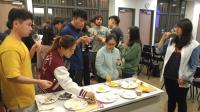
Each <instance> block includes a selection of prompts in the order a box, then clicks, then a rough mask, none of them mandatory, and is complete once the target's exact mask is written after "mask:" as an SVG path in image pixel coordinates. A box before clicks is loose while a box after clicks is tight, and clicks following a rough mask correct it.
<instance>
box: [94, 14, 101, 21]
mask: <svg viewBox="0 0 200 112" xmlns="http://www.w3.org/2000/svg"><path fill="white" fill-rule="evenodd" d="M99 18H101V19H102V21H103V16H101V15H96V16H95V17H94V18H93V20H94V22H95V20H97V19H99Z"/></svg>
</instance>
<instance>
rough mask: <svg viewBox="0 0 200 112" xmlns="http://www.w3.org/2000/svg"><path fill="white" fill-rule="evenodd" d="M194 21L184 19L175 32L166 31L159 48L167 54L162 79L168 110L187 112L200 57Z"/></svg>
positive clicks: (178, 23) (179, 22) (169, 111)
mask: <svg viewBox="0 0 200 112" xmlns="http://www.w3.org/2000/svg"><path fill="white" fill-rule="evenodd" d="M192 28H193V27H192V23H191V21H190V20H189V19H182V20H180V21H178V22H177V24H176V26H175V34H172V35H170V33H168V32H166V33H164V35H163V37H162V38H161V40H160V42H159V44H158V48H159V50H160V53H163V54H165V59H164V65H163V70H162V74H161V79H162V78H163V77H164V84H165V88H166V92H167V95H168V112H174V111H175V108H176V103H177V104H178V112H187V102H186V96H187V92H188V90H189V87H190V82H191V81H192V78H193V75H194V72H195V70H196V66H197V62H198V59H199V49H200V47H199V43H198V42H197V41H196V40H193V39H192Z"/></svg>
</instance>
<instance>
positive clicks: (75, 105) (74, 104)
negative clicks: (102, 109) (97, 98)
mask: <svg viewBox="0 0 200 112" xmlns="http://www.w3.org/2000/svg"><path fill="white" fill-rule="evenodd" d="M87 106H88V103H87V101H85V100H84V99H80V98H72V99H69V100H67V101H66V102H65V103H64V107H65V108H66V109H68V110H72V111H76V110H81V109H84V108H86V107H87Z"/></svg>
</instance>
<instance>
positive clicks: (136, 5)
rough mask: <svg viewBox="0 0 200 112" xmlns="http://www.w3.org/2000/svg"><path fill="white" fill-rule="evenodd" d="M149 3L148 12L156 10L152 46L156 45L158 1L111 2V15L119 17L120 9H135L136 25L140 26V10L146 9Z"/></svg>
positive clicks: (114, 0) (120, 0) (113, 0)
mask: <svg viewBox="0 0 200 112" xmlns="http://www.w3.org/2000/svg"><path fill="white" fill-rule="evenodd" d="M147 2H148V3H149V8H148V10H154V20H153V33H152V44H154V38H155V20H156V8H157V0H109V15H118V8H119V7H125V8H134V9H135V25H136V26H139V11H140V9H146V8H145V4H146V3H147ZM113 9H114V10H113Z"/></svg>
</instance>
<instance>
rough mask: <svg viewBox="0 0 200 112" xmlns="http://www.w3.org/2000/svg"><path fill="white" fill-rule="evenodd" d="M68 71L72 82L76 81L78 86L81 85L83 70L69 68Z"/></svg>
mask: <svg viewBox="0 0 200 112" xmlns="http://www.w3.org/2000/svg"><path fill="white" fill-rule="evenodd" d="M69 73H70V77H71V78H72V80H73V81H74V82H76V83H77V84H78V85H79V86H83V83H82V81H83V70H69Z"/></svg>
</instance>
